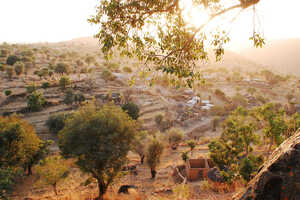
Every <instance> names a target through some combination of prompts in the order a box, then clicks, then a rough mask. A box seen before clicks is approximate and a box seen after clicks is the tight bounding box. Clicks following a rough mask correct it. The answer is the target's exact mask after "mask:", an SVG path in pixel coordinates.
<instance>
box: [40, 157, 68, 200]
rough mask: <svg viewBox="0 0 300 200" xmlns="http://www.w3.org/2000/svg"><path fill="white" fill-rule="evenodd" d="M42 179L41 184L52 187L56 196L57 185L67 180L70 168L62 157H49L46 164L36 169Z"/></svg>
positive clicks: (43, 163)
mask: <svg viewBox="0 0 300 200" xmlns="http://www.w3.org/2000/svg"><path fill="white" fill-rule="evenodd" d="M36 171H37V173H38V175H39V177H40V181H39V183H40V184H45V185H51V186H52V187H53V191H54V193H55V195H58V193H57V183H58V182H59V181H60V180H62V179H65V178H66V177H67V176H68V173H69V166H68V165H66V163H65V161H64V160H63V159H61V158H60V156H52V157H47V158H46V159H45V161H44V162H42V163H41V164H40V165H38V166H37V167H36Z"/></svg>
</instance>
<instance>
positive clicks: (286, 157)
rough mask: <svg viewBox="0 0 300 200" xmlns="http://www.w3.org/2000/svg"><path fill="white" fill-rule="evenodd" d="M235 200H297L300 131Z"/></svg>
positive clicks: (298, 193) (299, 181)
mask: <svg viewBox="0 0 300 200" xmlns="http://www.w3.org/2000/svg"><path fill="white" fill-rule="evenodd" d="M233 199H234V200H299V199H300V131H299V130H298V132H297V133H295V134H294V135H293V136H292V137H290V138H289V139H287V140H286V141H284V142H283V143H282V144H281V145H280V146H279V147H278V148H277V149H276V150H275V151H274V152H273V153H272V154H271V155H270V157H269V159H268V160H267V161H266V162H265V163H264V165H263V166H262V167H261V168H260V169H259V171H258V173H257V175H256V176H255V177H254V178H253V179H252V180H251V181H250V182H249V184H248V186H247V187H246V189H245V191H243V192H241V193H239V194H237V195H236V196H235V197H234V198H233Z"/></svg>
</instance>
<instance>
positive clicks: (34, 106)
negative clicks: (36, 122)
mask: <svg viewBox="0 0 300 200" xmlns="http://www.w3.org/2000/svg"><path fill="white" fill-rule="evenodd" d="M46 103H47V101H46V99H45V97H44V96H43V94H42V93H38V92H32V93H31V94H30V95H29V96H28V97H27V107H28V109H29V111H31V112H38V111H41V110H42V109H43V108H44V107H45V106H46Z"/></svg>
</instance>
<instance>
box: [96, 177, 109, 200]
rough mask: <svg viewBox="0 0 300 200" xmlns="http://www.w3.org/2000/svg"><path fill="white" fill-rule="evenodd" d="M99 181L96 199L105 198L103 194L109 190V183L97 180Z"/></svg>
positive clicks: (101, 199)
mask: <svg viewBox="0 0 300 200" xmlns="http://www.w3.org/2000/svg"><path fill="white" fill-rule="evenodd" d="M97 181H98V192H99V195H98V198H96V200H103V195H104V194H105V193H106V190H107V185H105V183H104V182H103V181H102V180H97Z"/></svg>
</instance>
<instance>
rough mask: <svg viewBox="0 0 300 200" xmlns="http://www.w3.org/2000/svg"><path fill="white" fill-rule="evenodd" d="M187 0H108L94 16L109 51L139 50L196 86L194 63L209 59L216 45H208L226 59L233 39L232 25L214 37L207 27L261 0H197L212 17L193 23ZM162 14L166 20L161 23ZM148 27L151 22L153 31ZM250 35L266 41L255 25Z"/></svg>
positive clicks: (129, 53)
mask: <svg viewBox="0 0 300 200" xmlns="http://www.w3.org/2000/svg"><path fill="white" fill-rule="evenodd" d="M182 2H184V1H181V0H156V1H148V0H141V1H134V2H132V1H129V0H126V1H117V0H104V1H101V2H100V3H99V5H98V6H97V12H96V15H95V16H93V17H91V18H90V19H89V22H90V23H93V24H99V26H100V27H101V28H100V29H99V30H100V31H99V33H98V34H97V37H98V39H99V41H100V44H101V47H102V52H103V53H104V54H105V56H106V57H111V56H112V54H113V49H115V48H118V49H121V54H123V55H126V56H129V57H132V56H137V57H138V58H139V59H140V60H144V61H146V62H152V63H154V64H155V65H156V67H157V68H156V69H158V70H160V71H163V72H165V73H168V74H171V75H175V76H176V77H179V78H185V82H186V85H187V86H190V87H191V86H192V83H193V81H194V80H197V79H200V73H199V72H198V71H196V70H194V69H193V67H194V64H193V63H196V62H195V61H197V60H207V59H208V53H207V51H206V50H205V49H210V48H206V45H205V44H206V43H207V44H212V45H211V46H212V47H213V50H214V53H215V55H216V59H217V60H220V59H221V57H222V55H223V54H224V48H223V45H224V44H226V43H227V42H229V40H230V39H229V38H228V36H227V33H226V31H217V30H212V34H211V35H209V36H210V37H208V36H207V34H205V33H204V29H205V28H207V26H208V25H209V23H210V22H211V21H213V20H214V19H215V18H218V17H221V15H223V14H225V13H227V12H230V11H232V10H238V9H240V10H241V11H243V10H245V9H246V8H248V7H249V6H253V5H255V4H257V3H258V2H259V0H235V1H232V4H231V5H228V4H225V3H224V4H223V3H221V2H220V1H216V0H205V1H198V0H197V1H196V0H195V1H192V2H193V6H192V7H193V8H199V9H200V11H199V12H203V14H207V13H210V15H208V16H209V19H208V20H207V22H205V23H203V25H201V26H198V27H195V26H192V25H190V24H189V23H188V22H189V20H190V18H188V17H186V16H185V14H184V12H186V13H189V11H190V10H185V9H182V6H181V3H182ZM227 5H228V6H229V7H226V6H227ZM205 12H206V13H205ZM225 17H226V16H225ZM228 17H229V16H227V18H228ZM158 20H159V22H160V23H157V22H158ZM229 20H231V19H228V21H229ZM146 27H151V29H150V30H151V31H148V30H149V28H146ZM145 30H147V31H145ZM150 32H151V33H150ZM210 38H211V39H210ZM250 39H251V40H253V42H254V46H256V47H261V46H262V45H263V44H264V39H263V38H261V37H260V35H259V34H258V33H257V32H255V31H254V32H253V36H252V37H251V38H250Z"/></svg>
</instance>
